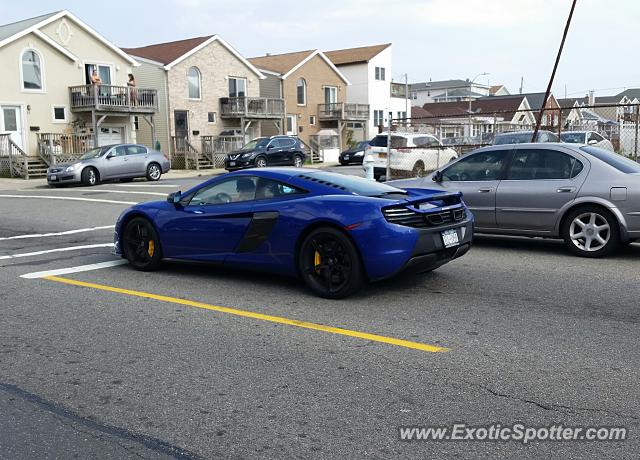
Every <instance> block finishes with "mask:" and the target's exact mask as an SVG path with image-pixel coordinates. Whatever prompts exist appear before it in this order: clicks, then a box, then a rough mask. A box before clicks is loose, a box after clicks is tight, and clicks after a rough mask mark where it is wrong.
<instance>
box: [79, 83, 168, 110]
mask: <svg viewBox="0 0 640 460" xmlns="http://www.w3.org/2000/svg"><path fill="white" fill-rule="evenodd" d="M69 96H70V99H71V111H72V112H90V111H92V110H95V111H97V112H107V113H123V114H126V113H132V114H135V113H140V114H145V113H156V112H157V111H158V92H157V91H156V90H155V89H148V88H138V87H130V86H111V85H100V86H93V85H80V86H70V87H69Z"/></svg>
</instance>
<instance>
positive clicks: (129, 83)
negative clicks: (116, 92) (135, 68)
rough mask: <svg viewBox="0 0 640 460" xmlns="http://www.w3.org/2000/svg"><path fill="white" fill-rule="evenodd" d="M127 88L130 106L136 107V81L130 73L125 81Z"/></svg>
mask: <svg viewBox="0 0 640 460" xmlns="http://www.w3.org/2000/svg"><path fill="white" fill-rule="evenodd" d="M127 86H128V87H129V98H130V99H129V101H130V103H131V105H137V103H138V91H137V90H136V79H135V77H134V76H133V74H132V73H130V74H129V81H127Z"/></svg>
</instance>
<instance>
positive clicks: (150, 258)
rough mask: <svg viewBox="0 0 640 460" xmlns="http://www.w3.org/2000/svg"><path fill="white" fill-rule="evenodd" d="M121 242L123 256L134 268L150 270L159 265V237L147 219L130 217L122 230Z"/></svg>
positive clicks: (160, 258)
mask: <svg viewBox="0 0 640 460" xmlns="http://www.w3.org/2000/svg"><path fill="white" fill-rule="evenodd" d="M122 243H123V244H122V247H123V250H124V255H125V257H126V258H127V260H128V261H129V263H130V264H131V265H132V266H133V268H135V269H136V270H141V271H151V270H155V269H157V268H158V267H159V266H160V262H161V260H162V254H161V249H160V238H158V233H157V232H156V230H155V228H153V225H151V222H149V221H148V220H147V219H145V218H143V217H135V218H133V219H131V221H129V222H128V223H127V224H126V226H125V228H124V231H123V232H122Z"/></svg>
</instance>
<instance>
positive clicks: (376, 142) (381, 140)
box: [369, 134, 407, 149]
mask: <svg viewBox="0 0 640 460" xmlns="http://www.w3.org/2000/svg"><path fill="white" fill-rule="evenodd" d="M369 145H370V146H372V147H386V146H387V135H386V134H381V135H379V136H376V137H374V138H373V140H372V141H371V142H369ZM406 146H407V139H406V138H404V137H402V136H391V148H392V149H401V148H403V147H406Z"/></svg>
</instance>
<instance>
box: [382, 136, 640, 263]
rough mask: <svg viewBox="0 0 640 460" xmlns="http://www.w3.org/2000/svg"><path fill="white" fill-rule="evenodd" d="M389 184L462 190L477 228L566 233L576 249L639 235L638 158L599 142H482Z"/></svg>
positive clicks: (603, 249) (600, 247)
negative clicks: (424, 171) (597, 144)
mask: <svg viewBox="0 0 640 460" xmlns="http://www.w3.org/2000/svg"><path fill="white" fill-rule="evenodd" d="M391 185H394V186H396V187H423V188H427V189H438V190H442V191H446V192H454V191H461V192H462V193H463V195H464V201H465V203H466V204H467V205H468V206H469V208H470V209H471V211H472V212H473V213H474V215H475V225H476V227H475V229H476V231H477V232H480V233H495V234H508V235H524V236H538V237H549V238H562V239H564V241H565V243H566V245H567V247H568V248H569V250H571V251H572V252H573V253H574V254H576V255H579V256H584V257H601V256H605V255H607V254H610V253H611V252H612V251H614V250H615V249H616V247H618V246H619V245H620V244H621V243H622V244H624V243H627V242H630V241H633V240H636V239H639V238H640V165H639V164H638V163H636V162H634V161H631V160H629V159H627V158H625V157H622V156H620V155H617V154H615V153H612V152H609V151H608V150H604V149H601V148H598V147H593V146H580V145H576V144H565V143H562V144H560V143H547V144H543V145H541V144H519V145H508V146H507V145H505V146H491V147H484V148H481V149H478V150H476V151H474V152H472V153H469V154H468V155H466V156H464V157H461V158H460V159H458V160H457V161H455V162H453V163H452V164H451V165H448V166H447V167H445V168H443V169H441V170H438V171H436V172H434V173H433V174H431V175H429V176H428V177H425V178H423V179H415V180H405V181H394V182H392V183H391Z"/></svg>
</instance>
